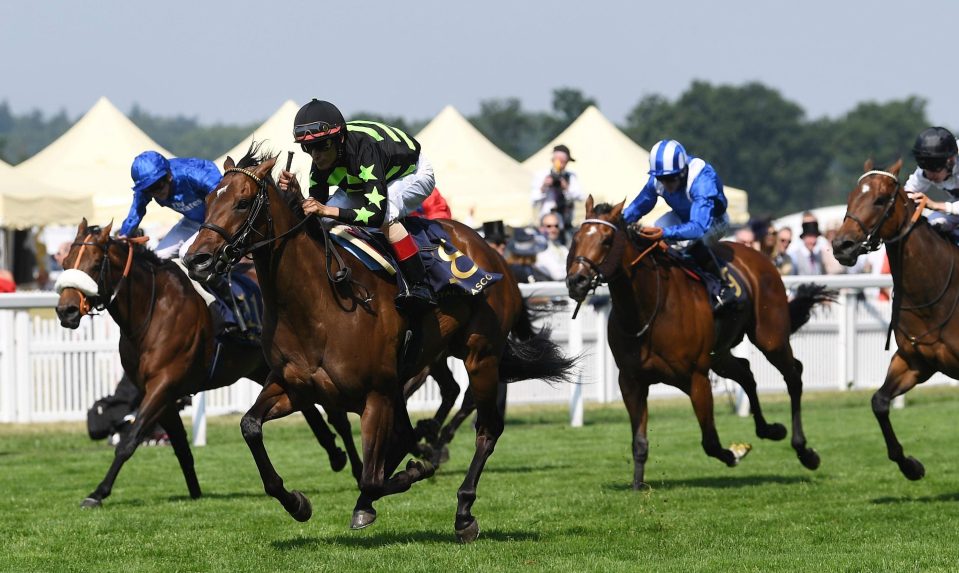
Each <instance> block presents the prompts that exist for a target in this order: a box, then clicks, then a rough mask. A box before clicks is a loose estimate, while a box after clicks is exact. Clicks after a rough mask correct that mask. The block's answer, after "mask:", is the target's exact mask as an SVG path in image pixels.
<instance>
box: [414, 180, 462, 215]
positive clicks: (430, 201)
mask: <svg viewBox="0 0 959 573" xmlns="http://www.w3.org/2000/svg"><path fill="white" fill-rule="evenodd" d="M409 216H411V217H423V218H424V219H452V218H453V213H452V212H451V211H450V206H449V205H448V204H447V203H446V199H444V198H443V196H442V195H441V194H440V190H439V189H437V188H436V187H434V188H433V192H432V193H431V194H430V196H429V197H427V198H426V200H425V201H423V203H421V204H420V206H419V207H417V208H416V209H414V210H413V211H411V212H410V215H409Z"/></svg>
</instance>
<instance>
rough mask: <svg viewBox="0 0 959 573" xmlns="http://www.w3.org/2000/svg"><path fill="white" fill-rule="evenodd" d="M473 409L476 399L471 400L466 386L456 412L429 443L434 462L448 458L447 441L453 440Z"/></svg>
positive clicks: (441, 461)
mask: <svg viewBox="0 0 959 573" xmlns="http://www.w3.org/2000/svg"><path fill="white" fill-rule="evenodd" d="M475 411H476V401H475V400H473V392H471V391H470V389H469V388H467V389H466V391H465V392H463V403H462V404H460V409H459V410H457V412H456V413H455V414H453V417H452V418H450V421H449V422H448V423H447V424H446V425H445V426H443V429H442V430H441V431H440V435H439V437H438V438H437V439H436V441H435V442H433V443H432V444H430V446H431V447H432V448H433V463H434V464H441V463H445V462H446V461H448V460H449V459H450V450H449V443H450V442H452V441H453V438H454V437H455V436H456V432H457V430H459V428H460V426H462V425H463V422H465V421H466V420H467V419H468V418H469V417H470V416H471V415H472V414H473V412H475Z"/></svg>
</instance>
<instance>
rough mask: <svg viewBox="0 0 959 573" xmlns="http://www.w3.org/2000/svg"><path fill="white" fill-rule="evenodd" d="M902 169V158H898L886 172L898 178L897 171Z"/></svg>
mask: <svg viewBox="0 0 959 573" xmlns="http://www.w3.org/2000/svg"><path fill="white" fill-rule="evenodd" d="M900 169H902V157H900V158H899V159H898V160H897V161H896V162H895V163H893V164H892V165H890V166H889V167H887V168H886V171H888V172H889V173H892V174H893V175H896V176H898V175H899V170H900Z"/></svg>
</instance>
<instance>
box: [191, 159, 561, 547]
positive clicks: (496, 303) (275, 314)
mask: <svg viewBox="0 0 959 573" xmlns="http://www.w3.org/2000/svg"><path fill="white" fill-rule="evenodd" d="M275 162H276V158H275V157H270V156H257V152H256V148H255V147H251V148H250V151H248V152H247V154H246V156H244V157H243V158H242V159H241V160H240V161H239V164H237V165H234V163H233V160H232V159H229V158H228V159H227V160H226V163H225V165H224V169H225V175H224V176H223V180H222V181H221V183H220V185H219V187H218V189H217V190H216V191H215V192H214V193H210V195H209V196H208V197H207V209H206V222H205V223H204V225H203V228H202V229H201V231H200V233H199V235H198V236H197V239H196V241H195V242H194V243H193V245H192V247H191V248H190V250H189V253H188V255H187V257H186V263H187V266H188V267H189V268H190V270H191V275H192V276H193V277H194V278H195V279H197V280H200V281H202V280H206V279H207V278H209V277H210V276H211V275H212V274H213V273H214V272H217V273H222V272H226V271H227V270H228V269H229V268H230V266H231V265H232V264H234V263H235V262H236V261H237V260H238V259H239V257H241V256H243V255H244V253H247V252H250V253H251V255H252V257H253V261H254V264H255V266H256V270H257V275H258V276H259V279H260V286H261V288H262V290H263V299H264V305H265V312H264V328H263V345H264V351H265V352H266V354H267V357H268V360H269V362H270V365H271V367H272V374H271V377H270V379H269V380H268V382H267V384H266V386H265V387H264V389H263V391H262V392H261V393H260V395H259V397H258V398H257V399H256V403H255V404H254V405H253V407H252V408H251V409H250V410H249V412H247V413H246V415H244V416H243V419H242V421H241V424H240V425H241V429H242V432H243V437H244V438H245V439H246V442H247V444H248V445H249V447H250V450H251V452H252V454H253V458H254V460H255V461H256V465H257V468H258V469H259V471H260V477H261V478H262V479H263V485H264V489H265V490H266V492H267V494H269V495H270V496H272V497H274V498H276V499H277V500H278V501H279V502H280V503H281V504H282V505H283V507H284V509H286V511H287V512H289V514H290V515H291V516H292V517H293V518H294V519H297V520H299V521H306V520H307V519H309V518H310V516H311V515H312V506H311V504H310V502H309V500H308V499H307V498H306V496H304V495H303V494H302V493H301V492H299V491H296V490H294V491H288V490H287V489H286V487H285V486H284V484H283V479H282V478H281V477H280V476H279V474H278V473H277V471H276V469H275V468H274V467H273V464H272V463H271V461H270V458H269V455H268V454H267V451H266V448H265V447H264V443H263V430H262V425H263V423H264V422H266V421H269V420H274V419H277V418H282V417H283V416H286V415H288V414H289V413H291V412H293V411H295V409H296V408H303V407H305V406H306V405H312V404H314V403H319V404H322V405H323V406H324V407H327V406H331V407H334V408H340V409H345V410H348V411H352V412H355V413H357V414H359V415H360V429H361V434H362V449H363V475H362V477H361V479H360V495H359V497H358V499H357V502H356V505H355V507H354V510H353V516H352V520H351V527H352V528H354V529H359V528H363V527H366V526H368V525H370V524H371V523H372V522H373V521H374V520H375V518H376V511H375V509H374V508H373V503H374V502H375V501H376V500H378V499H380V498H382V497H383V496H386V495H391V494H396V493H400V492H404V491H406V490H408V489H409V488H410V487H411V485H412V484H413V483H415V482H417V481H420V480H423V479H426V478H428V477H429V476H431V475H432V474H433V472H434V467H433V465H432V464H431V463H430V462H429V461H421V460H415V459H413V460H410V461H409V462H408V463H407V464H406V467H405V469H403V470H400V471H396V470H397V468H398V467H399V465H400V463H401V462H402V460H403V459H404V458H405V457H406V456H407V454H409V453H414V452H417V448H416V443H415V437H414V430H413V427H412V425H411V423H410V419H409V414H408V413H407V411H406V406H405V403H404V400H403V395H402V390H403V382H404V381H405V380H408V379H409V378H411V377H413V376H414V375H415V374H417V373H419V372H421V371H422V370H423V368H424V367H426V366H427V365H429V364H431V363H433V362H434V361H435V360H437V359H439V358H440V357H441V356H446V355H449V356H453V357H456V358H459V359H461V360H463V362H464V364H465V366H466V370H467V373H468V374H469V387H470V390H471V391H472V393H473V396H474V398H475V400H476V404H477V412H478V417H477V424H476V449H475V453H474V455H473V459H472V461H471V463H470V465H469V469H468V471H467V474H466V478H465V479H464V481H463V484H462V485H461V486H460V488H459V491H458V493H457V498H458V503H457V509H456V516H455V520H454V529H455V532H456V536H457V538H458V539H459V540H460V541H461V542H469V541H473V540H475V539H476V537H477V536H478V534H479V524H478V521H477V520H476V518H475V517H474V516H473V514H472V507H473V503H474V501H475V500H476V495H477V485H478V483H479V479H480V476H481V474H482V472H483V468H484V466H485V465H486V461H487V459H488V458H489V456H490V455H491V454H492V453H493V448H494V447H495V445H496V442H497V439H498V438H499V436H500V434H501V433H502V431H503V419H502V416H501V415H500V413H499V411H498V409H497V407H496V395H497V385H498V384H499V382H500V381H501V380H502V381H504V382H508V381H514V380H524V379H545V380H557V381H558V380H564V379H565V377H566V376H567V375H568V373H569V371H570V369H571V368H572V366H573V361H572V360H570V359H568V358H565V357H564V356H562V354H561V353H560V352H559V349H558V347H557V346H556V345H555V344H554V343H553V342H551V341H550V340H549V338H548V334H547V333H544V332H535V331H534V329H533V327H532V325H531V322H530V318H529V314H528V311H527V309H526V308H525V305H524V303H523V299H522V296H521V294H520V291H519V288H518V286H517V285H516V282H515V281H514V280H513V279H512V277H511V276H510V274H509V270H508V268H507V267H506V264H505V261H503V259H502V257H500V256H499V255H498V254H497V253H496V252H495V251H494V250H493V249H492V248H491V247H489V246H488V245H487V244H486V242H485V241H484V240H483V239H482V238H481V237H479V235H477V234H476V233H475V232H474V231H473V230H472V229H470V228H469V227H467V226H465V225H462V224H460V223H456V222H453V221H441V222H440V224H441V225H442V227H443V229H444V230H445V232H446V234H447V235H448V236H449V237H450V239H451V241H452V243H453V244H454V245H455V246H456V247H457V249H459V251H460V252H461V253H464V254H465V255H467V256H469V257H470V258H471V259H472V260H473V261H474V263H476V264H477V265H478V266H479V267H480V268H482V269H485V270H487V271H489V272H496V273H501V274H503V279H502V280H501V281H499V282H497V283H495V284H493V285H492V286H489V287H485V288H484V287H483V286H482V285H478V286H477V289H478V290H479V293H478V294H476V295H475V296H465V295H461V296H457V295H452V296H441V297H440V303H439V306H438V307H436V308H434V309H432V310H429V311H426V312H425V313H424V314H422V315H421V316H417V317H408V316H404V315H403V314H400V313H399V312H398V311H397V309H396V307H395V305H394V298H395V296H396V293H397V287H396V283H395V279H394V278H393V277H391V276H389V275H387V274H386V273H383V272H377V271H372V270H369V269H367V268H366V267H365V266H364V265H362V264H352V261H353V259H346V260H343V259H340V260H341V261H343V262H342V266H341V264H340V263H337V262H333V259H336V258H338V255H337V254H336V253H335V251H334V250H333V248H334V247H331V245H330V243H329V242H328V239H327V238H326V235H325V234H323V233H321V231H322V229H317V228H314V227H313V224H314V222H315V221H314V220H313V219H312V218H311V217H304V215H303V212H302V209H301V208H300V204H301V202H302V200H303V199H302V197H301V196H300V195H299V193H295V192H283V191H280V190H279V188H278V187H277V186H276V184H275V182H274V181H273V178H272V176H271V175H270V170H271V169H272V168H273V166H274V164H275ZM317 227H318V225H317ZM254 241H256V242H254ZM337 276H340V277H344V276H348V277H350V278H348V279H346V280H344V281H341V280H338V279H337ZM408 327H409V328H412V329H415V330H416V331H418V335H416V336H414V338H415V339H418V340H419V343H418V344H416V345H415V346H414V347H412V348H415V349H414V350H410V351H409V352H408V356H403V355H402V353H403V349H404V340H405V339H406V332H407V330H408Z"/></svg>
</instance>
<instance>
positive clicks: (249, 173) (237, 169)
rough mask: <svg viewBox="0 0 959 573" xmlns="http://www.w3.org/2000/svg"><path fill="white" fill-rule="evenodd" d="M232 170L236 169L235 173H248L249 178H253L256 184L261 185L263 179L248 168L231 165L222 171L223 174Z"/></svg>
mask: <svg viewBox="0 0 959 573" xmlns="http://www.w3.org/2000/svg"><path fill="white" fill-rule="evenodd" d="M232 171H236V172H237V173H242V174H244V175H248V176H249V177H250V178H251V179H253V180H254V181H256V184H257V185H263V179H261V178H259V177H257V176H256V173H253V172H252V171H250V170H248V169H243V168H242V167H231V168H230V169H227V170H226V171H224V172H223V174H224V175H225V174H227V173H230V172H232Z"/></svg>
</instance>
